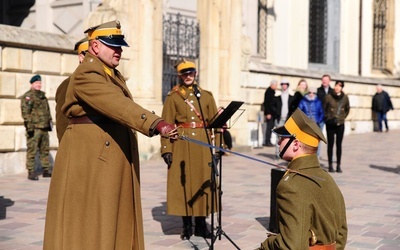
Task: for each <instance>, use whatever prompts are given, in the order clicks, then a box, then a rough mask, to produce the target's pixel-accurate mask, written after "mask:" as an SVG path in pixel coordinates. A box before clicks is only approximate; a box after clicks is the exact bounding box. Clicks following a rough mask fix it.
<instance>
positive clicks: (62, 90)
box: [56, 37, 89, 143]
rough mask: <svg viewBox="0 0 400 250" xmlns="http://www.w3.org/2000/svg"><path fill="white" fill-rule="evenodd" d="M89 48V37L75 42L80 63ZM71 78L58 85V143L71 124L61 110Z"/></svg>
mask: <svg viewBox="0 0 400 250" xmlns="http://www.w3.org/2000/svg"><path fill="white" fill-rule="evenodd" d="M88 48H89V41H88V39H87V37H84V38H83V39H81V40H79V41H78V42H77V43H76V44H75V47H74V50H75V51H77V52H78V60H79V63H82V61H83V58H85V54H86V53H87V51H88ZM70 79H71V77H68V78H66V79H65V80H64V81H63V82H62V83H61V84H60V86H58V88H57V91H56V131H57V138H58V143H60V142H61V138H62V136H63V134H64V132H65V130H67V127H68V124H69V120H68V117H66V116H65V115H64V114H63V113H62V112H61V107H62V106H63V105H64V102H65V94H66V93H67V88H68V84H69V80H70Z"/></svg>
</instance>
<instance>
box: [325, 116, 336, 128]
mask: <svg viewBox="0 0 400 250" xmlns="http://www.w3.org/2000/svg"><path fill="white" fill-rule="evenodd" d="M325 124H326V126H329V127H334V126H337V119H336V117H334V118H331V119H327V120H325Z"/></svg>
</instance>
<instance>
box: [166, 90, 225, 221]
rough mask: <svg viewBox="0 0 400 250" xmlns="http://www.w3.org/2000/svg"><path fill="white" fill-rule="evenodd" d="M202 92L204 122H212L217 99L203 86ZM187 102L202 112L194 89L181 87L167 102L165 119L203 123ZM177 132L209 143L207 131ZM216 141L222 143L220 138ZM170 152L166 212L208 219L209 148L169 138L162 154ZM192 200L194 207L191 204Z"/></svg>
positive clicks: (209, 201)
mask: <svg viewBox="0 0 400 250" xmlns="http://www.w3.org/2000/svg"><path fill="white" fill-rule="evenodd" d="M199 91H200V92H201V97H200V103H201V106H202V110H203V113H204V120H205V121H208V122H210V121H211V119H212V118H213V117H214V115H215V114H217V106H216V104H215V100H214V97H213V95H212V93H211V92H209V91H207V90H203V89H201V88H200V87H199ZM185 99H188V100H189V101H190V102H191V103H192V104H193V106H194V107H195V109H196V110H197V111H198V112H199V113H200V112H201V111H200V106H199V102H198V101H197V97H196V96H195V95H194V93H193V90H192V87H187V86H184V85H180V86H179V88H178V86H176V87H175V88H174V90H172V91H171V92H170V93H169V94H168V96H167V98H166V99H165V103H164V107H163V112H162V118H163V119H164V120H165V121H166V122H169V123H172V124H179V123H188V122H197V123H200V122H201V120H200V118H199V117H198V116H197V115H196V113H195V111H194V110H193V109H192V108H191V107H190V106H189V105H188V104H187V103H185ZM178 132H179V135H185V136H188V137H189V138H192V139H195V140H199V141H202V142H205V143H207V135H206V133H205V131H204V128H179V129H178ZM216 141H219V137H217V138H216ZM217 144H218V143H217ZM167 152H169V153H172V165H171V167H170V168H169V169H168V180H167V213H168V214H171V215H179V216H208V215H209V214H210V213H211V192H210V177H211V168H210V167H209V165H208V163H209V162H211V153H210V149H209V148H207V147H205V146H201V145H198V144H195V143H191V142H188V141H185V140H178V141H175V142H174V143H171V142H170V140H169V139H161V154H164V153H167ZM202 191H204V193H202ZM196 194H197V195H196ZM196 197H197V199H195V198H196ZM189 201H192V205H193V206H192V207H191V206H189V205H188V202H189ZM215 207H216V206H215Z"/></svg>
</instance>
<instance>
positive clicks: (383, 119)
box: [377, 112, 389, 131]
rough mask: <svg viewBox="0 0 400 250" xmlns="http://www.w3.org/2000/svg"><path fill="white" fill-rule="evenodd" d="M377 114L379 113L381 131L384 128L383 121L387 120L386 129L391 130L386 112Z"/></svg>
mask: <svg viewBox="0 0 400 250" xmlns="http://www.w3.org/2000/svg"><path fill="white" fill-rule="evenodd" d="M377 114H378V123H379V131H382V128H383V126H382V121H384V122H385V127H386V130H389V127H388V121H387V118H386V113H383V112H377Z"/></svg>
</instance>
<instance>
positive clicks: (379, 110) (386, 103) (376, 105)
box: [372, 84, 394, 132]
mask: <svg viewBox="0 0 400 250" xmlns="http://www.w3.org/2000/svg"><path fill="white" fill-rule="evenodd" d="M393 109H394V108H393V104H392V101H391V100H390V96H389V94H388V93H387V92H386V91H384V90H383V89H382V85H381V84H378V85H376V93H375V95H374V96H373V97H372V111H374V112H375V113H376V114H377V115H378V123H379V130H378V131H379V132H382V128H383V125H382V122H385V127H386V132H389V126H388V120H387V117H386V113H387V112H388V111H389V110H393Z"/></svg>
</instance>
